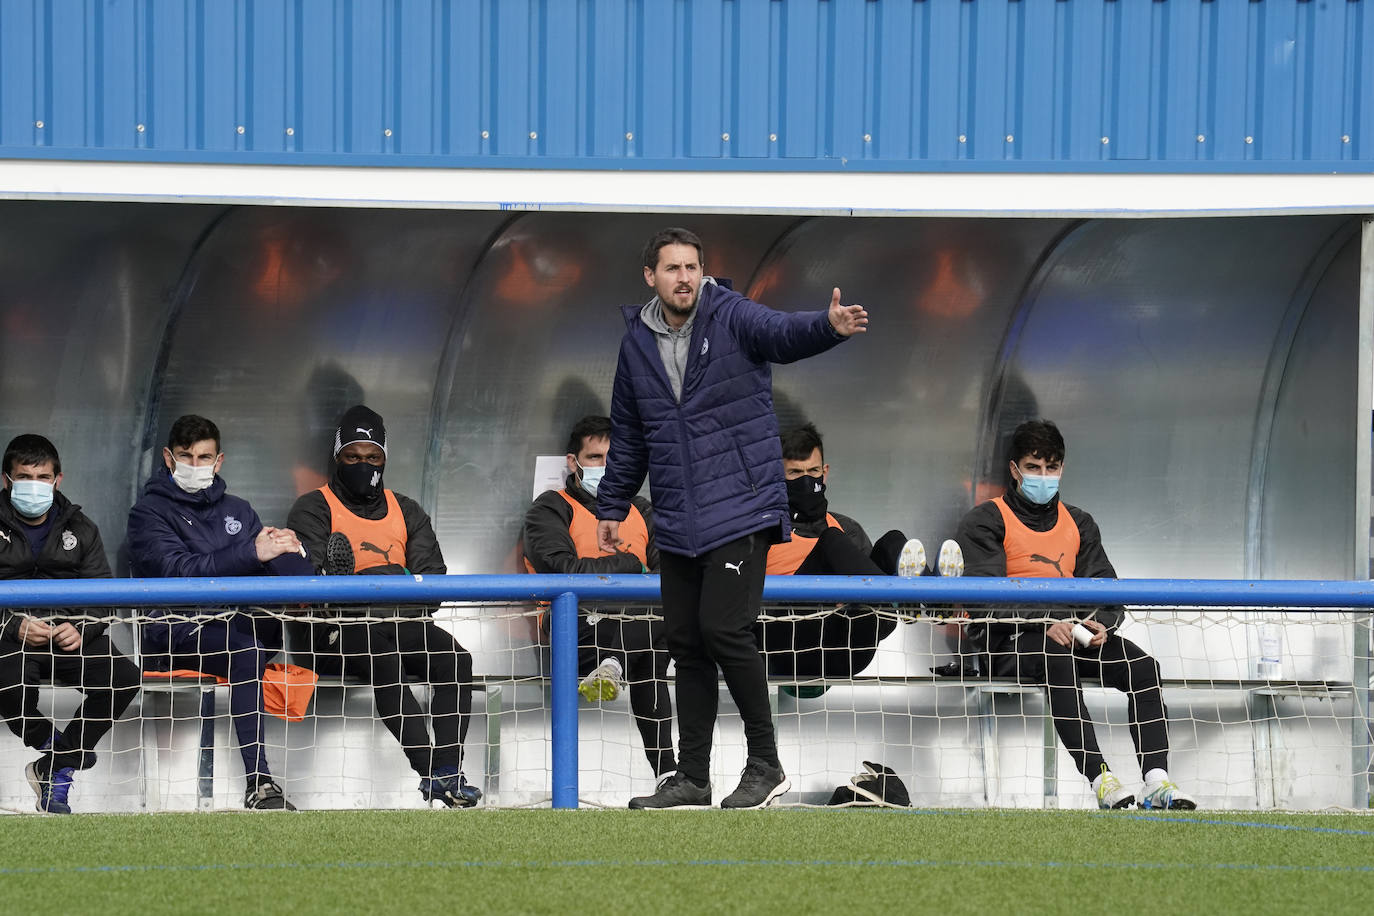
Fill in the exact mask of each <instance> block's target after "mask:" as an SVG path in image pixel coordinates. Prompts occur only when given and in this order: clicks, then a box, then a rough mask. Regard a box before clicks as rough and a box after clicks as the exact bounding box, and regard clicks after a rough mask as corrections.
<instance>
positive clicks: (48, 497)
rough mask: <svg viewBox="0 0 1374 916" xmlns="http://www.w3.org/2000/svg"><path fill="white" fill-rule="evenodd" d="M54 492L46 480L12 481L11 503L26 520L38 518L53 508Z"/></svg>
mask: <svg viewBox="0 0 1374 916" xmlns="http://www.w3.org/2000/svg"><path fill="white" fill-rule="evenodd" d="M52 490H53V487H52V484H50V483H48V482H47V481H44V480H11V481H10V503H11V504H12V505H13V506H14V511H15V512H18V513H19V514H20V515H22V516H24V518H38V517H40V516H41V515H43V514H44V513H45V512H47V511H48V510H49V509H51V508H52Z"/></svg>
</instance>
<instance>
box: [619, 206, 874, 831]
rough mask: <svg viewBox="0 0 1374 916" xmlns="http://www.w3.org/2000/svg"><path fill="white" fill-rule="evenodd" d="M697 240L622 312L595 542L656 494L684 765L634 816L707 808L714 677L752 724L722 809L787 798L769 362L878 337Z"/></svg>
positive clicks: (669, 256) (659, 264)
mask: <svg viewBox="0 0 1374 916" xmlns="http://www.w3.org/2000/svg"><path fill="white" fill-rule="evenodd" d="M703 262H704V258H703V257H702V247H701V240H700V239H699V238H697V237H696V236H695V235H694V234H693V233H691V232H689V231H687V230H686V229H664V230H663V231H661V232H659V233H658V234H657V235H655V236H654V237H653V238H652V239H650V240H649V243H648V244H647V245H646V246H645V247H644V282H645V283H646V284H647V285H648V286H649V287H650V288H651V289H653V291H654V293H655V295H654V296H653V298H651V299H650V300H649V301H648V302H647V303H645V304H644V305H643V306H626V307H625V308H624V309H623V311H624V314H625V324H626V332H625V337H624V339H623V340H622V341H621V344H620V357H619V362H618V364H617V366H616V373H615V390H614V393H613V395H612V398H611V451H610V456H609V458H608V460H607V465H606V474H605V476H604V477H603V478H602V480H601V485H600V488H599V490H598V494H597V518H598V520H599V521H598V523H597V539H598V544H599V547H600V549H601V550H602V551H603V552H606V553H611V552H614V551H615V550H616V549H617V545H618V544H619V536H618V535H619V526H620V522H621V521H623V520H624V519H625V517H626V515H627V513H628V512H629V507H630V500H631V498H632V497H633V496H634V495H635V494H636V493H637V492H638V491H639V488H640V486H642V485H643V483H644V478H645V476H646V475H648V477H649V484H650V487H651V490H652V499H653V505H654V514H655V520H656V527H655V537H656V539H657V541H658V547H659V557H660V560H659V562H660V575H661V582H662V590H663V617H664V623H665V630H666V635H667V642H668V650H669V653H670V654H671V655H672V657H673V660H674V661H675V662H676V663H677V710H678V732H679V735H678V769H677V772H676V773H673V774H671V775H668V776H666V777H665V778H663V779H662V780H660V782H659V785H658V789H657V791H655V792H654V794H653V795H648V796H642V797H638V798H633V799H631V800H630V807H631V808H702V807H707V806H709V805H710V804H711V784H710V779H709V776H710V765H711V729H712V728H713V727H714V725H715V721H716V707H717V701H718V684H719V680H718V675H717V673H716V670H717V668H719V669H720V672H721V673H722V674H723V675H724V677H725V684H726V686H727V687H728V688H729V690H730V696H731V697H732V698H733V699H734V701H735V705H736V706H737V707H738V708H739V711H740V718H741V719H743V721H744V735H745V740H746V743H747V746H748V760H747V762H746V764H745V767H744V772H743V773H742V774H741V777H740V782H739V786H738V787H737V788H736V789H735V791H734V792H732V793H731V794H730V795H728V796H726V798H725V799H724V800H723V801H722V802H721V807H722V808H762V807H764V806H766V805H767V804H769V803H770V802H772V801H773V799H775V798H777V797H778V796H780V795H782V794H783V793H784V792H786V791H787V790H788V789H790V788H791V783H790V782H789V781H788V779H787V775H786V774H785V773H784V772H783V769H782V763H781V761H779V759H778V747H777V738H776V736H775V735H774V733H773V719H772V716H771V714H770V711H769V707H768V683H767V675H766V673H765V670H764V664H763V658H762V657H761V656H760V655H759V648H758V643H757V641H756V639H755V637H754V631H753V627H754V624H755V622H756V620H757V618H758V615H759V607H760V605H761V603H762V600H763V577H764V570H765V568H766V563H767V555H768V548H769V547H770V546H771V545H773V544H775V543H778V542H780V541H784V540H787V539H788V538H789V537H790V536H791V528H790V526H789V523H788V513H787V488H786V486H785V484H784V483H783V473H782V452H781V449H780V446H779V445H778V422H777V418H776V417H775V416H774V413H773V380H772V370H771V368H770V365H769V364H770V363H790V362H794V361H795V360H799V359H803V358H805V357H807V356H814V355H815V354H817V353H821V352H824V351H825V350H828V349H830V348H831V347H833V346H835V344H837V343H839V342H840V341H842V340H844V339H845V338H846V337H849V336H850V335H852V334H855V333H859V332H862V331H864V330H866V328H867V325H868V313H867V312H866V311H865V310H864V309H863V307H862V306H858V305H848V306H845V305H841V304H840V291H839V289H835V290H834V291H833V293H832V295H831V298H830V308H829V309H828V310H825V311H815V312H799V313H793V314H787V313H784V312H776V311H773V310H772V309H770V308H767V307H766V306H763V305H760V304H759V303H757V302H754V301H752V300H750V299H748V298H746V297H744V296H742V295H740V294H739V293H737V292H735V291H734V290H732V289H731V288H730V285H729V283H728V281H724V280H720V281H717V280H715V279H713V278H711V277H707V276H703V273H702V270H703Z"/></svg>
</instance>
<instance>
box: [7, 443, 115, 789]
mask: <svg viewBox="0 0 1374 916" xmlns="http://www.w3.org/2000/svg"><path fill="white" fill-rule="evenodd" d="M4 471H5V486H6V489H5V492H4V494H3V495H0V539H3V540H4V543H3V544H0V578H2V579H108V578H109V577H110V565H109V562H108V561H107V560H106V559H105V547H104V545H103V544H101V542H100V531H99V530H98V529H97V528H96V526H95V523H94V522H92V521H91V520H90V519H89V518H87V517H86V516H85V515H84V514H83V513H82V512H81V507H80V506H78V505H76V504H75V503H73V502H72V501H71V500H69V499H67V497H65V496H63V495H62V491H61V490H59V489H58V487H59V486H60V485H61V483H62V459H61V458H59V457H58V455H57V449H56V448H55V447H54V446H53V444H52V443H51V442H49V441H48V440H47V439H45V438H44V437H42V436H36V435H32V434H26V435H22V436H16V437H15V438H14V440H13V441H12V442H10V444H9V445H8V446H7V447H6V448H5V458H4ZM73 611H76V613H73ZM93 613H94V612H93ZM83 616H84V615H82V614H81V612H80V610H79V609H75V608H41V609H40V608H32V609H28V610H13V611H11V610H4V611H0V715H3V716H4V717H5V721H6V722H7V723H8V724H9V727H10V730H11V731H13V732H14V733H15V734H16V735H18V736H19V737H20V738H21V739H22V740H23V742H24V743H25V744H27V745H28V746H29V747H31V748H34V749H35V750H40V751H43V756H42V757H40V758H38V759H37V760H35V761H34V762H33V763H31V764H29V765H28V768H27V769H26V770H25V775H26V776H27V777H28V780H29V785H30V786H32V787H33V791H34V792H35V793H36V794H37V795H38V802H37V808H38V810H39V811H46V812H48V813H50V814H70V813H71V810H72V809H71V806H70V804H69V803H68V801H67V793H68V792H69V791H70V790H71V786H72V776H73V774H74V773H75V771H77V770H84V769H86V768H87V767H90V766H91V765H92V764H94V763H95V746H96V743H97V742H99V741H100V739H101V738H102V737H103V736H104V735H105V733H106V732H108V731H109V730H110V728H111V727H112V726H113V725H114V723H115V720H116V719H118V718H119V717H120V716H121V715H123V714H124V710H125V709H127V708H128V706H129V703H130V702H132V701H133V698H134V696H135V695H136V694H137V693H138V687H139V683H140V682H141V681H142V677H141V675H140V674H139V670H138V666H137V665H135V664H134V663H133V662H131V661H129V660H128V659H127V658H125V657H124V656H123V655H120V654H119V653H118V652H117V651H115V648H114V646H112V645H111V644H110V640H109V639H108V638H107V637H106V636H105V626H106V625H105V624H104V623H102V622H100V621H97V620H89V619H81V618H82V617H83ZM48 677H51V678H56V679H57V680H59V681H61V682H62V683H64V684H70V685H72V686H75V687H77V688H78V689H80V690H81V692H82V693H83V694H84V695H85V699H83V700H82V702H81V705H80V706H79V707H77V710H76V712H75V713H73V714H72V718H71V721H69V722H68V723H67V725H66V727H65V728H63V729H62V730H60V731H59V730H58V728H57V726H56V725H55V724H54V723H52V722H50V721H48V719H47V717H46V716H44V715H43V714H42V713H41V712H40V711H39V709H38V689H37V687H35V686H34V684H35V682H36V681H38V680H40V679H42V678H48Z"/></svg>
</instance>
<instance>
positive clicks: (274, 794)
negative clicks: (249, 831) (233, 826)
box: [243, 778, 296, 811]
mask: <svg viewBox="0 0 1374 916" xmlns="http://www.w3.org/2000/svg"><path fill="white" fill-rule="evenodd" d="M243 807H245V808H247V809H248V810H249V811H295V810H296V806H295V805H293V804H291V803H290V802H289V801H287V800H286V796H285V795H283V794H282V791H281V786H279V785H277V784H276V783H275V782H273V781H272V780H270V779H266V778H264V779H259V780H256V781H254V782H250V783H249V784H248V791H247V792H246V793H244V796H243Z"/></svg>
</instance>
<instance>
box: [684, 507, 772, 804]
mask: <svg viewBox="0 0 1374 916" xmlns="http://www.w3.org/2000/svg"><path fill="white" fill-rule="evenodd" d="M769 543H770V542H769V538H768V535H767V533H766V532H763V531H758V532H755V533H754V534H749V535H745V536H744V537H742V538H738V539H736V540H733V541H730V542H729V543H726V544H722V545H721V546H719V547H717V548H715V549H714V550H711V551H708V552H707V553H704V554H702V555H701V556H697V557H687V556H682V555H680V554H674V553H669V552H667V551H660V552H659V575H660V583H661V587H662V590H663V619H664V629H665V634H666V636H667V638H668V651H669V652H670V653H671V654H672V657H673V661H675V662H676V663H677V721H678V738H679V742H678V771H679V772H681V773H683V774H684V775H686V776H687V777H689V778H691V779H693V780H695V781H696V782H699V783H705V782H708V781H709V778H710V770H711V729H712V728H713V727H714V726H715V723H716V712H717V707H718V702H719V683H720V680H719V679H720V676H722V675H723V676H724V678H725V685H726V687H728V688H729V690H730V696H731V698H733V699H734V701H735V705H736V706H737V707H738V708H739V712H740V718H741V719H743V720H744V738H745V742H746V744H747V746H748V752H749V756H750V757H759V758H762V759H763V760H764V761H765V762H767V763H769V764H771V765H773V766H779V765H780V764H779V761H778V743H777V738H776V736H775V735H774V733H773V716H772V712H771V710H770V709H769V706H768V676H767V673H766V672H765V671H764V666H763V657H762V656H761V655H760V654H759V645H758V640H757V639H756V638H755V637H754V624H755V623H756V622H757V621H758V616H759V606H760V605H761V604H762V602H763V577H764V570H765V569H766V567H767V557H768V547H769ZM718 669H719V674H717V670H718Z"/></svg>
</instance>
